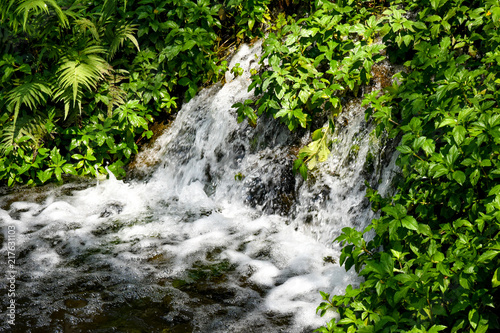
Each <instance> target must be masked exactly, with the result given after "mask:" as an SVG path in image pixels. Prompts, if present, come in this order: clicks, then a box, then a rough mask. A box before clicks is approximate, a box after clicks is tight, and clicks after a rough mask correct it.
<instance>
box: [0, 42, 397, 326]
mask: <svg viewBox="0 0 500 333" xmlns="http://www.w3.org/2000/svg"><path fill="white" fill-rule="evenodd" d="M258 53H259V46H255V47H253V48H249V47H246V46H244V47H242V48H241V49H240V51H239V52H238V54H236V55H235V56H234V58H233V60H232V62H231V64H230V66H231V67H232V66H233V65H234V64H235V63H240V64H241V67H243V68H245V69H246V71H245V72H246V73H248V72H249V68H251V67H256V66H257V57H258ZM226 81H227V83H226V84H225V85H224V86H223V87H220V86H215V87H211V88H208V89H205V90H203V91H202V92H201V93H200V94H199V95H198V96H197V97H195V98H194V99H193V100H191V101H190V102H189V103H187V104H186V105H184V107H183V109H182V110H181V111H180V113H179V115H178V117H177V119H176V120H175V122H174V123H173V125H172V126H171V127H170V128H169V129H168V130H167V131H166V133H165V134H164V135H163V136H162V137H161V138H159V139H158V140H157V142H156V145H155V146H154V147H153V148H151V149H150V150H148V151H146V152H144V153H143V155H142V159H143V160H148V161H149V162H148V163H150V162H151V161H153V160H157V161H160V163H159V164H158V165H157V166H156V169H155V170H154V171H151V174H150V176H149V177H148V178H147V180H142V181H130V182H123V181H117V180H116V179H113V178H111V179H109V180H106V181H102V182H100V183H98V184H90V183H89V184H87V183H83V184H70V185H65V186H61V187H45V188H41V189H35V190H20V191H15V192H10V193H6V194H5V195H3V196H2V197H1V198H0V208H1V209H0V223H1V228H2V231H3V236H2V234H0V237H1V239H0V241H1V242H2V244H3V245H2V246H3V247H2V253H6V252H7V238H8V232H7V230H8V228H9V226H11V227H12V226H14V227H15V230H16V263H15V271H16V272H17V273H16V281H15V286H16V291H15V294H16V296H15V297H16V298H15V301H16V317H15V326H10V325H9V324H8V322H7V320H2V321H1V322H0V330H2V331H9V330H11V331H15V332H243V331H248V332H309V331H311V329H312V328H316V327H318V326H320V325H322V324H324V323H325V320H326V319H325V318H320V317H319V316H318V315H316V314H315V308H316V306H317V305H318V304H319V303H320V301H321V297H320V295H319V293H318V291H319V290H324V291H327V292H334V293H342V292H343V290H344V289H345V287H346V286H347V285H348V284H352V283H356V282H358V278H357V276H356V275H355V273H354V272H348V273H346V272H345V271H344V269H343V268H342V267H340V266H339V265H338V264H337V263H335V260H334V259H335V258H338V255H339V248H337V247H335V246H332V244H331V242H332V240H333V239H334V238H335V237H336V236H337V235H338V234H339V233H340V230H341V228H343V227H345V226H358V227H360V228H362V227H363V226H365V225H366V224H367V223H368V222H369V221H370V219H371V218H372V213H371V210H370V208H369V204H368V203H367V201H366V199H364V181H365V179H368V181H369V182H371V183H372V184H374V185H376V186H379V189H381V190H383V189H384V188H387V187H388V185H387V183H388V180H389V179H390V178H391V177H390V175H389V173H390V170H391V169H392V168H391V167H387V166H383V165H382V164H383V163H382V161H383V160H384V158H382V157H381V154H382V153H383V149H382V148H383V147H381V144H380V143H379V142H378V141H377V140H376V139H375V138H374V137H373V136H371V135H370V133H371V128H370V126H369V125H367V124H366V123H365V122H364V120H363V113H364V110H363V109H362V108H361V107H360V106H359V104H360V102H359V101H352V102H349V103H347V104H346V106H345V107H344V113H343V114H342V121H343V122H346V123H347V122H348V126H345V127H342V128H340V126H339V128H340V129H339V130H338V131H337V133H335V137H334V141H336V142H335V143H334V145H333V151H332V155H331V157H330V158H329V159H328V161H327V162H325V163H324V164H322V165H321V167H320V170H318V171H314V172H313V173H312V175H311V177H310V179H309V180H308V181H303V180H302V179H300V178H299V177H300V176H294V175H293V174H292V173H291V164H292V161H293V153H292V151H293V147H297V146H300V145H301V144H304V142H301V141H300V140H301V139H300V138H297V137H294V136H293V135H291V134H290V133H289V132H288V130H287V129H286V128H285V127H283V126H281V125H279V124H277V122H273V121H269V122H263V121H261V122H260V124H259V125H258V126H257V128H256V129H254V128H251V127H249V126H248V125H245V124H237V122H236V116H235V114H234V110H231V105H232V104H233V103H235V102H238V101H241V100H244V99H246V98H251V96H252V94H251V93H248V92H247V87H248V85H249V83H250V81H249V77H248V75H247V74H245V75H243V76H241V77H237V78H232V77H231V76H230V75H229V74H228V76H227V78H226ZM307 136H308V135H306V136H305V137H307ZM386 160H387V159H386ZM324 258H329V259H328V260H325V259H324ZM0 270H1V271H2V272H6V271H9V270H11V269H10V268H9V267H8V266H7V259H6V258H5V257H4V259H2V260H1V261H0ZM7 285H8V282H7V281H6V279H2V281H1V282H0V299H1V301H0V302H1V304H2V311H3V313H4V314H5V309H6V307H7V306H8V305H9V303H8V298H7V290H8V286H7Z"/></svg>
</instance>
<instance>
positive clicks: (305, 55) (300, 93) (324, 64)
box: [233, 1, 385, 178]
mask: <svg viewBox="0 0 500 333" xmlns="http://www.w3.org/2000/svg"><path fill="white" fill-rule="evenodd" d="M351 3H352V1H351ZM351 5H352V6H351ZM351 5H347V4H346V5H342V4H338V3H333V2H329V1H323V2H318V4H317V10H315V11H314V12H313V13H312V14H311V15H309V16H307V17H306V18H302V19H299V20H297V21H292V22H291V23H289V24H286V20H285V21H284V22H283V21H279V20H278V21H277V23H276V26H275V27H274V29H272V30H274V31H275V32H276V33H275V32H271V33H269V36H268V37H267V38H266V39H265V41H264V43H263V49H264V54H263V56H262V58H261V60H260V62H261V63H263V64H266V65H267V66H266V67H265V69H264V70H262V71H261V72H260V73H256V74H255V75H253V76H252V84H251V85H250V88H249V89H255V94H256V95H257V96H259V98H258V99H257V101H256V102H252V101H250V100H249V101H246V102H245V103H237V104H235V105H233V107H235V108H237V110H238V120H240V121H241V120H243V119H244V118H248V119H249V122H250V123H255V122H256V120H257V115H261V114H262V113H264V112H266V113H268V114H271V115H272V116H273V117H274V118H279V119H280V120H281V121H282V122H283V123H284V124H286V125H287V126H288V128H289V129H290V130H291V131H293V130H295V129H296V128H298V127H302V128H306V127H308V126H309V125H310V123H311V120H312V119H313V118H314V117H318V116H319V115H321V114H324V113H325V112H327V113H328V114H329V115H330V118H333V117H335V116H336V115H337V114H338V113H339V112H340V111H341V108H342V106H341V99H342V98H343V97H345V96H348V95H357V92H358V89H359V87H360V86H361V85H363V84H367V83H368V82H369V81H370V79H371V68H372V66H373V64H375V63H377V62H379V61H381V60H383V59H384V56H383V55H381V51H382V50H384V48H385V46H384V45H383V44H375V43H373V37H374V36H375V34H376V33H377V32H378V31H379V30H380V27H379V26H378V22H379V19H378V18H377V17H376V16H375V15H372V14H371V13H370V11H368V10H366V8H364V7H360V6H358V7H357V6H356V5H355V4H351ZM353 22H356V23H355V24H353ZM358 22H363V23H358ZM254 110H256V111H254ZM333 124H334V123H333V121H330V122H329V125H328V126H327V127H326V128H324V129H322V130H321V129H319V130H316V131H315V132H314V134H313V135H312V140H313V142H312V143H311V144H309V145H308V146H307V147H305V148H303V149H302V150H301V151H300V152H299V156H298V159H297V161H296V162H295V164H294V170H295V171H300V173H301V174H302V175H303V176H304V178H305V177H306V175H307V169H313V168H314V167H315V165H316V163H317V162H322V161H324V160H326V157H327V156H328V154H329V150H328V142H327V140H326V137H327V135H323V134H322V133H323V132H325V133H327V132H330V131H331V130H333ZM304 163H307V166H306V165H305V164H304Z"/></svg>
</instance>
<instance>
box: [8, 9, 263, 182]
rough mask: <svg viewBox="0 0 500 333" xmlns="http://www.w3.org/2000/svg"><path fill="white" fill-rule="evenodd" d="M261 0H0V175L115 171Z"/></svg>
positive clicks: (249, 22) (248, 27) (216, 74)
mask: <svg viewBox="0 0 500 333" xmlns="http://www.w3.org/2000/svg"><path fill="white" fill-rule="evenodd" d="M267 5H269V1H268V0H263V1H248V2H247V1H243V2H241V1H234V0H231V1H228V2H227V3H226V2H224V1H209V0H198V1H190V0H188V1H177V0H163V1H159V0H140V1H139V0H129V1H118V0H106V1H87V2H84V3H74V2H73V1H70V0H37V1H21V0H8V1H2V3H1V4H0V40H1V43H2V50H1V53H0V110H1V116H0V154H1V155H0V183H7V184H8V185H9V186H10V185H13V184H15V183H20V184H32V185H34V184H42V183H45V182H47V181H57V182H61V181H62V180H63V177H62V175H63V174H68V175H78V176H86V175H91V176H100V175H102V174H106V173H107V170H106V169H105V168H104V167H105V166H106V165H109V170H110V171H112V172H113V173H114V174H115V175H116V176H118V177H121V176H123V175H124V170H123V168H122V166H124V165H126V164H127V163H128V161H129V160H130V158H131V156H132V155H133V154H135V153H136V152H137V144H136V142H138V141H140V140H141V138H143V137H146V138H149V137H150V136H151V134H152V133H151V132H150V131H149V130H148V123H150V122H152V121H153V120H155V119H158V118H159V119H167V118H168V114H170V113H173V112H175V111H176V110H177V109H178V107H180V104H181V102H182V100H183V99H184V100H189V99H190V98H192V97H193V96H194V95H195V94H196V92H197V91H198V89H199V87H201V86H203V85H207V84H210V83H213V82H217V81H218V80H220V79H221V78H222V77H223V74H224V72H225V71H226V70H227V62H226V61H224V60H222V57H224V56H225V52H226V50H227V48H228V46H229V44H231V41H232V40H233V41H234V40H236V39H237V38H238V39H241V40H243V39H244V38H246V37H253V36H254V35H258V34H259V33H258V31H259V30H260V28H261V27H262V24H264V23H265V22H267V20H269V9H268V7H267ZM223 14H224V15H223ZM221 20H222V21H223V23H224V26H223V25H222V23H221ZM226 30H227V31H226ZM223 38H226V39H227V40H223Z"/></svg>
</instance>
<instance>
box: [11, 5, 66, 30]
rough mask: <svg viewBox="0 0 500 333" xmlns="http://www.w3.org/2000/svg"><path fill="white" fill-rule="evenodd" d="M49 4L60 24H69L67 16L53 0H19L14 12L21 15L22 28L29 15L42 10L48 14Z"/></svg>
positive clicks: (24, 28) (36, 13)
mask: <svg viewBox="0 0 500 333" xmlns="http://www.w3.org/2000/svg"><path fill="white" fill-rule="evenodd" d="M11 2H13V1H11ZM49 6H50V7H52V9H53V10H54V12H55V13H56V15H57V17H58V18H59V21H60V22H61V24H62V25H63V26H69V22H68V18H67V17H66V15H65V14H64V12H63V11H62V9H61V7H59V6H58V5H57V3H56V1H55V0H21V1H19V2H18V5H17V8H16V10H15V13H16V14H17V15H21V16H22V17H23V30H26V23H27V21H28V17H29V16H30V15H33V14H35V15H38V14H40V13H43V12H44V13H46V14H47V15H50V8H49ZM9 8H10V6H9Z"/></svg>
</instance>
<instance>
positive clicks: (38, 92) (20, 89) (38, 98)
mask: <svg viewBox="0 0 500 333" xmlns="http://www.w3.org/2000/svg"><path fill="white" fill-rule="evenodd" d="M47 95H48V96H51V95H52V90H51V88H50V86H49V85H47V84H46V83H44V82H41V81H38V80H35V81H32V82H26V83H24V84H22V85H20V86H17V87H15V88H14V89H12V90H11V91H9V92H8V93H7V95H6V97H7V98H6V99H7V110H11V112H12V111H14V120H13V122H14V123H15V122H16V120H17V117H18V115H19V109H20V108H21V105H23V104H24V105H26V106H28V107H29V108H30V109H31V110H35V108H36V106H37V105H40V104H42V103H46V101H47V100H46V97H47Z"/></svg>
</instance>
